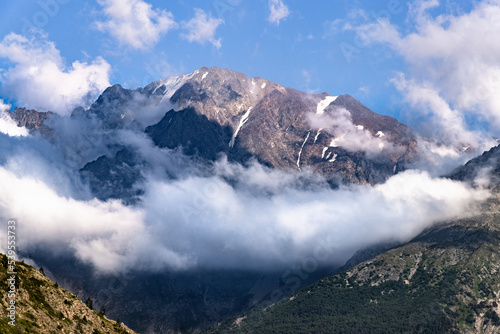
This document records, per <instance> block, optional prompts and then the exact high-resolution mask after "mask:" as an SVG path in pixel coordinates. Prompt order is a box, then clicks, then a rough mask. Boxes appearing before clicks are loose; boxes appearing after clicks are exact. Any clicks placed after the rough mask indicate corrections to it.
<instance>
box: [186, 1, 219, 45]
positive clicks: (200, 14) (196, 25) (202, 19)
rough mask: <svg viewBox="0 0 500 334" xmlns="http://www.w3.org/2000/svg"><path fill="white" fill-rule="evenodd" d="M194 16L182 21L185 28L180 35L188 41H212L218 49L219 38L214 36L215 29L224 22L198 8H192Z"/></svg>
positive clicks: (201, 42) (203, 42) (202, 42)
mask: <svg viewBox="0 0 500 334" xmlns="http://www.w3.org/2000/svg"><path fill="white" fill-rule="evenodd" d="M194 14H195V15H194V17H193V18H192V19H191V20H189V21H187V22H184V23H183V28H184V29H185V30H187V32H186V33H183V34H182V35H181V36H182V37H183V38H185V39H186V40H188V41H189V42H197V43H200V44H205V43H206V42H209V43H212V45H213V46H215V47H216V48H217V49H220V47H221V46H222V45H221V39H220V38H218V39H216V38H215V31H216V30H217V27H219V26H220V25H221V24H223V23H224V20H222V19H216V18H214V17H212V16H207V14H206V13H205V12H204V11H203V10H202V9H199V8H195V9H194Z"/></svg>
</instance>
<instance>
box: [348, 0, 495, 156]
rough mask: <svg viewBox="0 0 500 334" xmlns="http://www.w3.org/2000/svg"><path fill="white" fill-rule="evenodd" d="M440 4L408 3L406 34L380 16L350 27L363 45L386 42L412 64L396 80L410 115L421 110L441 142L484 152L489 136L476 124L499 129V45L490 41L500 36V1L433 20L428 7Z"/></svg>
mask: <svg viewBox="0 0 500 334" xmlns="http://www.w3.org/2000/svg"><path fill="white" fill-rule="evenodd" d="M438 6H439V2H438V1H435V0H433V1H418V2H416V3H414V4H413V5H411V6H410V12H409V18H408V19H409V20H410V22H413V24H414V29H411V30H410V31H409V32H401V31H400V30H399V29H398V27H397V26H396V25H394V24H392V23H390V22H389V21H388V20H387V19H384V18H382V19H378V20H377V22H373V23H368V24H362V25H359V26H357V27H354V28H353V29H355V30H357V31H358V33H359V34H360V35H361V36H362V40H363V41H364V42H366V43H367V44H375V43H382V44H386V45H388V46H389V47H391V48H392V49H393V50H395V51H396V52H397V53H398V54H400V55H401V56H402V57H403V58H404V59H405V61H406V62H407V63H408V64H409V65H410V71H409V73H406V74H399V75H398V76H397V77H396V78H395V80H394V82H395V83H396V87H397V88H398V89H400V91H401V92H402V93H403V95H404V97H405V98H406V99H407V101H408V102H410V104H411V105H412V106H414V107H415V108H413V109H412V112H414V111H417V112H419V111H420V110H422V111H423V113H424V114H425V116H426V118H425V119H426V120H427V119H430V121H431V123H432V124H433V125H434V126H435V130H436V132H440V133H441V136H440V138H441V139H443V140H444V141H445V142H447V143H450V144H453V145H455V146H460V145H462V144H464V143H466V144H467V145H468V144H471V145H473V146H475V147H476V148H480V149H486V148H488V146H489V145H491V141H490V140H489V138H488V137H491V135H486V136H485V135H481V134H480V133H479V132H478V131H477V130H475V129H474V124H477V123H478V122H483V123H487V124H488V125H487V127H489V130H490V131H491V132H492V133H495V132H498V130H499V129H500V113H498V110H499V109H500V96H499V95H498V94H497V92H498V91H499V89H500V61H499V59H500V47H499V45H498V43H492V42H491V41H493V40H495V38H496V36H498V35H499V34H500V1H497V0H489V1H482V2H477V3H475V5H474V7H473V9H472V10H471V11H470V12H466V13H463V12H461V13H459V14H455V15H453V14H442V15H439V16H432V15H431V14H430V13H429V9H431V8H435V7H438ZM422 106H423V108H420V107H422ZM471 119H472V120H473V121H472V122H471ZM471 124H472V126H471Z"/></svg>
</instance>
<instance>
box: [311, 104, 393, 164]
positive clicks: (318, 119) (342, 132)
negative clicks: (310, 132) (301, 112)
mask: <svg viewBox="0 0 500 334" xmlns="http://www.w3.org/2000/svg"><path fill="white" fill-rule="evenodd" d="M308 122H309V124H310V125H311V127H312V128H313V129H323V130H324V131H327V132H329V133H331V134H332V135H333V136H334V137H335V138H334V139H333V140H332V142H331V144H330V146H334V147H342V148H344V149H346V150H347V151H350V152H365V153H366V154H367V155H368V156H369V157H375V156H377V155H380V154H381V153H382V152H384V153H394V152H397V151H398V150H401V148H398V147H396V146H394V144H392V143H391V142H390V141H388V140H387V139H388V138H387V136H386V135H385V134H382V135H379V136H374V135H373V134H372V133H371V132H370V131H368V130H367V129H364V127H363V126H361V125H355V124H354V123H353V122H352V117H351V113H350V112H349V111H348V110H347V109H345V108H338V107H337V108H334V109H333V110H330V112H327V113H323V114H321V115H318V114H309V115H308Z"/></svg>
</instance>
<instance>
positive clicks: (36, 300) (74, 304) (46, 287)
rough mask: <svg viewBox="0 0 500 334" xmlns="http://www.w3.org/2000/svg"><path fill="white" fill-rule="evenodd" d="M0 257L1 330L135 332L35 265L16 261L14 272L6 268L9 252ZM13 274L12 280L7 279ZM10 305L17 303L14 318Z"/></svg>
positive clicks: (8, 331)
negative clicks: (79, 296)
mask: <svg viewBox="0 0 500 334" xmlns="http://www.w3.org/2000/svg"><path fill="white" fill-rule="evenodd" d="M0 261H1V263H2V265H1V266H0V285H1V290H2V291H3V292H4V294H3V298H2V307H1V309H0V332H1V333H10V334H17V333H40V334H42V333H47V334H49V333H82V334H83V333H94V334H97V333H123V334H126V333H130V334H132V333H135V332H133V331H132V330H130V329H129V328H128V327H127V326H125V325H124V324H122V323H121V322H119V321H118V322H117V321H114V320H110V319H108V318H107V317H106V316H105V314H102V313H98V312H96V311H94V310H92V309H91V308H89V305H90V303H91V302H90V301H89V302H87V303H83V302H82V301H81V300H80V299H78V297H76V296H75V295H73V294H72V293H70V292H68V291H66V290H64V289H63V288H61V287H60V286H59V285H58V284H57V283H55V282H53V281H51V280H50V279H48V278H47V277H46V276H45V275H44V274H43V273H42V272H40V271H38V270H36V269H35V268H33V267H32V266H29V265H27V264H25V263H24V262H17V261H16V262H15V265H14V267H15V270H16V272H17V274H16V275H12V274H8V271H7V267H8V266H7V262H8V259H7V256H6V255H4V254H0ZM9 272H10V269H9ZM12 277H14V281H13V282H14V283H13V284H11V281H8V280H7V279H11V278H12ZM11 285H13V287H11ZM7 292H9V293H7ZM10 296H12V297H13V298H10ZM12 301H15V303H14V304H12ZM11 305H13V306H15V318H14V319H12V318H10V317H8V315H10V314H11V310H10V309H9V308H11ZM101 312H104V313H105V312H106V311H105V310H104V309H103V310H101ZM12 321H13V322H12ZM9 322H12V324H9ZM13 324H14V325H13Z"/></svg>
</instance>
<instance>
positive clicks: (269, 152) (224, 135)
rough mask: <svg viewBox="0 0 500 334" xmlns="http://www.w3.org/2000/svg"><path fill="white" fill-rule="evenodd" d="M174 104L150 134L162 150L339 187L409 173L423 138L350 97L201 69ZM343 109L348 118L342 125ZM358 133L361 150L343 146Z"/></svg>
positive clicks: (211, 69) (357, 138) (174, 97)
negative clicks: (307, 176)
mask: <svg viewBox="0 0 500 334" xmlns="http://www.w3.org/2000/svg"><path fill="white" fill-rule="evenodd" d="M157 85H158V89H160V88H162V87H163V86H162V85H161V82H159V83H157ZM150 89H151V88H150ZM170 101H171V103H172V104H173V105H176V106H177V108H179V109H180V110H181V112H175V111H174V110H172V111H169V112H168V113H167V114H166V115H165V117H164V119H163V120H162V121H161V122H160V123H158V124H156V125H153V126H150V127H148V128H147V130H146V132H147V133H148V134H150V136H151V137H152V139H153V140H154V142H155V143H156V144H157V145H159V146H162V147H169V148H173V147H177V146H183V147H184V149H185V151H186V153H188V154H196V153H198V154H201V155H202V156H204V157H207V158H209V159H214V158H215V157H216V156H217V154H220V153H224V154H226V155H228V156H229V157H230V158H232V159H234V160H236V161H239V162H244V160H245V159H247V158H248V157H250V156H253V157H255V158H257V159H258V160H259V161H260V162H261V163H263V164H266V165H268V166H272V167H274V168H279V169H296V170H297V169H299V170H300V169H306V168H310V169H312V170H313V171H315V172H319V173H321V174H322V175H323V176H324V177H325V178H326V179H328V180H330V181H333V183H337V184H338V183H358V184H364V183H371V184H374V183H378V182H382V181H384V180H385V179H386V178H387V177H388V176H390V175H393V174H395V173H397V172H398V171H400V170H402V169H404V164H405V162H406V161H408V160H412V159H413V155H414V146H415V145H416V140H415V137H414V135H413V134H412V131H411V130H410V129H409V128H408V127H407V126H405V125H404V124H401V123H399V122H398V121H396V120H395V119H394V118H391V117H387V116H381V115H378V114H376V113H374V112H372V111H371V110H369V109H368V108H366V107H365V106H363V105H362V104H361V103H360V102H359V101H357V100H355V99H354V98H353V97H351V96H348V95H341V96H339V97H333V96H330V95H328V94H326V93H323V94H306V93H303V92H299V91H297V90H294V89H291V88H285V87H283V86H281V85H280V84H277V83H273V82H270V81H268V80H264V79H262V78H258V77H257V78H249V77H247V76H246V75H244V74H242V73H237V72H234V71H230V70H224V69H217V68H210V69H208V68H202V69H200V70H198V71H195V72H194V73H193V75H192V76H191V77H190V78H189V79H187V80H186V82H185V83H184V84H183V85H182V86H180V88H179V89H178V90H177V91H176V92H175V93H174V94H173V95H172V96H171V98H170ZM339 109H342V110H345V112H343V113H342V117H345V118H346V119H345V120H343V121H345V122H342V123H341V124H335V119H336V118H337V111H338V110H339ZM195 115H199V116H196V117H198V118H199V120H196V121H195V120H194V117H195ZM314 118H317V120H315V119H314ZM174 119H175V120H174ZM172 120H174V122H173V123H172V124H171V125H170V123H171V122H172ZM332 120H333V122H332ZM346 122H347V123H348V124H347V126H346V124H345V123H346ZM314 123H316V124H314ZM322 123H325V127H322V125H321V124H322ZM329 123H333V125H331V126H328V124H329ZM167 124H169V126H168V127H167V126H166V125H167ZM347 127H350V128H347ZM353 131H359V133H358V134H357V133H354V134H353V135H352V136H351V137H355V139H356V140H360V141H361V143H359V145H358V146H359V148H358V149H356V147H355V146H356V145H351V144H352V143H347V145H343V144H344V143H343V142H344V141H346V140H350V139H349V138H347V139H346V138H345V135H346V133H345V132H353ZM360 134H361V136H360ZM187 138H193V140H192V141H189V142H188V139H187ZM377 139H378V140H379V142H378V144H379V145H380V146H381V147H380V150H379V151H378V152H373V150H372V152H368V153H367V151H366V150H365V147H364V146H365V144H366V142H369V141H376V140H377ZM382 139H383V140H382ZM383 145H390V146H392V147H393V149H391V150H385V149H384V148H383Z"/></svg>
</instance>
